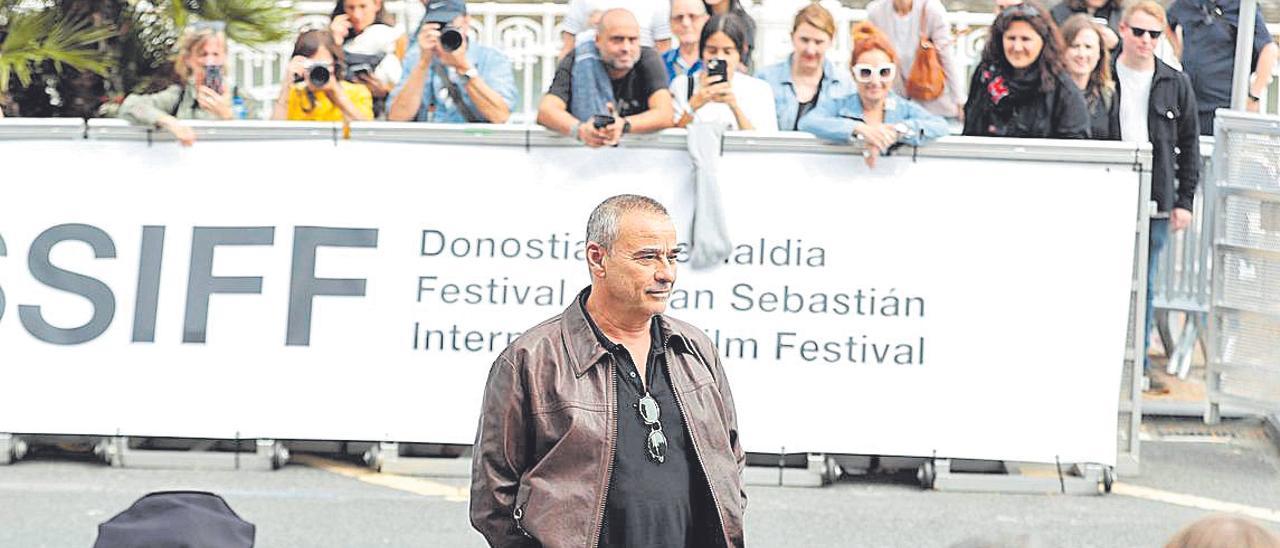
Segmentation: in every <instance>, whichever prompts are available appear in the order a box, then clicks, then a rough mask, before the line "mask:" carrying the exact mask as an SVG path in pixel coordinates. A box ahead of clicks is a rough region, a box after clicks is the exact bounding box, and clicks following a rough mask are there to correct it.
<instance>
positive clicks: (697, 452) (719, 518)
mask: <svg viewBox="0 0 1280 548" xmlns="http://www.w3.org/2000/svg"><path fill="white" fill-rule="evenodd" d="M669 360H670V357H669V356H665V355H664V356H663V364H662V365H663V366H664V367H666V368H667V378H672V375H671V367H670V365H668V364H669V363H670V361H669ZM671 394H672V395H673V396H675V397H676V407H677V408H679V409H680V417H681V418H683V419H684V424H685V427H686V428H688V429H689V440H691V441H692V442H693V456H695V457H697V458H698V467H699V468H701V469H702V479H703V481H705V482H706V483H707V491H708V492H710V493H711V502H712V504H714V505H715V512H716V522H717V523H719V524H720V536H721V540H724V542H725V546H730V544H729V531H728V530H727V529H726V528H725V526H724V516H723V515H721V514H720V499H718V498H716V490H715V488H714V487H712V486H711V475H710V474H707V465H706V463H704V462H702V450H701V449H700V448H699V447H698V436H697V435H696V434H694V433H693V423H692V422H689V415H688V414H687V413H685V410H684V400H681V399H680V390H679V389H678V388H676V387H675V383H674V382H673V383H672V387H671Z"/></svg>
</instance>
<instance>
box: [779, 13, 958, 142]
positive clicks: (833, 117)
mask: <svg viewBox="0 0 1280 548" xmlns="http://www.w3.org/2000/svg"><path fill="white" fill-rule="evenodd" d="M852 38H853V55H852V57H851V59H850V63H849V64H850V69H851V70H852V72H853V79H854V81H855V82H857V83H858V91H857V92H856V93H853V94H851V95H847V96H845V97H841V98H839V99H835V100H832V101H829V102H827V103H826V104H824V105H822V106H820V107H818V108H817V109H816V110H814V111H813V112H812V113H810V114H809V116H806V117H805V118H804V119H803V120H801V121H800V129H801V131H807V132H809V133H812V134H814V135H816V136H817V137H818V138H820V139H822V140H824V141H830V142H834V143H841V144H848V143H852V142H855V141H860V142H861V143H862V146H863V151H864V157H865V158H866V162H867V165H868V166H870V167H875V163H876V157H878V156H880V155H881V154H884V153H886V152H888V151H889V149H891V148H893V147H894V146H895V145H898V144H906V145H921V144H924V143H925V142H927V141H932V140H934V139H937V138H939V137H943V136H945V135H946V134H947V132H948V127H947V121H946V120H945V119H943V118H942V117H941V116H938V115H936V114H933V113H931V112H929V111H927V110H925V109H924V107H922V106H920V105H919V104H916V103H915V102H913V101H911V100H910V99H907V98H905V97H901V96H899V95H897V94H895V93H894V92H893V82H894V78H895V77H896V76H897V71H898V64H897V61H898V54H897V52H895V51H894V50H893V44H890V43H889V40H888V39H887V38H886V37H885V36H884V34H882V33H880V32H879V31H878V30H877V29H876V28H875V25H872V24H871V23H868V22H866V21H863V22H861V23H859V24H858V25H856V26H855V27H854V29H853V36H852Z"/></svg>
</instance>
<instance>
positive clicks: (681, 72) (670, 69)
mask: <svg viewBox="0 0 1280 548" xmlns="http://www.w3.org/2000/svg"><path fill="white" fill-rule="evenodd" d="M679 62H680V49H679V48H672V49H669V50H667V51H664V52H662V64H664V65H666V66H667V84H670V83H671V82H674V81H675V79H676V77H677V76H688V75H690V74H693V73H695V72H698V71H699V70H702V59H698V60H696V61H694V62H693V66H691V67H689V68H688V70H685V69H684V68H682V67H680V66H679V65H677V64H676V63H679Z"/></svg>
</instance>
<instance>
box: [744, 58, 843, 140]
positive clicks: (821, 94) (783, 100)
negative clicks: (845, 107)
mask: <svg viewBox="0 0 1280 548" xmlns="http://www.w3.org/2000/svg"><path fill="white" fill-rule="evenodd" d="M792 57H793V56H791V55H788V56H787V60H786V61H783V62H781V63H778V64H776V65H770V66H767V67H765V68H763V69H761V70H760V72H759V73H758V74H756V77H757V78H760V79H761V80H764V81H766V82H769V87H772V88H773V102H774V104H775V105H776V110H777V112H778V129H780V130H782V131H794V130H795V129H796V127H797V125H796V114H797V113H798V112H799V108H800V101H799V100H798V99H796V85H795V83H794V82H792V81H791V58H792ZM855 91H857V87H856V86H854V84H853V79H852V76H850V74H849V73H848V71H844V70H837V69H836V66H835V65H834V64H833V63H832V62H831V61H830V60H824V61H823V62H822V86H821V88H820V89H818V104H817V105H816V106H815V107H814V110H817V109H818V107H821V106H822V105H823V104H824V103H829V102H831V100H832V99H837V98H840V97H844V96H846V95H849V94H851V93H853V92H855Z"/></svg>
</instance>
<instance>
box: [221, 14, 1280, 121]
mask: <svg viewBox="0 0 1280 548" xmlns="http://www.w3.org/2000/svg"><path fill="white" fill-rule="evenodd" d="M808 1H809V0H764V2H763V4H762V5H754V6H752V7H751V8H749V9H750V10H751V13H752V15H753V16H754V17H755V18H756V21H757V27H758V33H759V36H758V37H757V47H756V49H757V51H756V52H755V55H756V57H755V59H756V61H757V62H758V63H759V66H764V65H767V64H770V63H773V62H776V61H779V60H781V59H783V58H784V57H785V56H786V55H788V54H789V53H790V51H791V42H790V38H789V36H790V32H791V22H792V19H793V17H794V15H795V12H796V11H797V10H798V9H799V8H800V7H801V6H803V5H804V4H806V3H807V2H808ZM750 3H751V2H749V1H744V4H750ZM821 3H822V5H823V6H824V7H826V8H827V9H828V10H830V11H831V13H832V14H833V15H834V16H835V18H836V23H837V24H836V28H837V36H836V40H835V47H834V48H833V50H832V51H831V53H830V57H831V58H832V60H834V61H836V62H838V63H841V64H843V63H847V62H848V58H849V50H850V49H851V45H850V39H849V27H850V26H851V24H852V23H853V22H856V21H861V20H863V19H865V18H866V10H861V9H852V8H846V7H843V6H841V5H840V4H839V2H838V1H837V0H822V2H821ZM385 5H386V8H387V12H388V13H389V14H391V15H392V16H394V18H395V19H396V23H395V24H396V26H397V27H399V28H401V29H403V30H404V31H405V33H406V34H407V33H412V32H413V31H414V30H415V29H416V26H417V23H418V21H419V20H420V19H421V18H422V12H423V8H422V4H421V2H419V1H416V0H396V1H387V2H386V4H385ZM333 6H334V4H333V3H332V2H321V1H303V2H295V3H294V8H295V9H296V11H297V13H298V17H297V20H296V28H297V29H299V30H302V29H307V28H327V27H328V21H329V14H330V13H331V12H332V10H333ZM467 10H468V12H469V14H470V15H471V18H472V32H471V35H472V39H473V40H476V41H478V42H479V43H480V44H483V45H486V46H489V47H493V48H496V49H498V50H500V51H502V52H503V53H505V54H506V55H507V57H508V58H509V59H510V60H511V63H512V66H513V68H514V71H515V78H516V84H517V86H518V87H519V90H520V99H519V103H518V104H516V105H513V106H514V108H513V111H514V113H513V116H512V121H513V122H517V123H519V122H532V121H533V119H534V117H535V116H536V110H537V101H538V98H539V97H540V96H541V95H542V92H543V91H545V90H546V89H547V87H549V86H550V85H551V79H552V77H553V76H554V75H555V67H556V54H558V53H559V51H560V46H561V37H560V35H561V31H562V29H563V23H562V22H563V20H564V16H565V13H566V12H567V11H568V6H567V5H566V4H563V3H560V4H557V3H551V2H543V3H527V4H508V3H496V2H483V3H471V4H468V5H467ZM992 18H993V16H992V14H990V13H970V12H952V13H948V14H947V19H948V21H949V22H950V24H951V29H952V32H953V33H954V35H955V36H956V40H955V42H954V43H953V44H952V46H951V47H952V48H953V49H952V52H953V54H954V55H953V57H954V58H955V59H956V60H958V61H959V62H960V63H961V65H962V66H963V67H964V69H965V74H968V72H969V70H971V68H972V66H973V64H974V63H975V61H976V60H977V59H978V58H979V57H980V55H981V53H982V47H983V44H984V43H985V41H986V35H987V27H988V26H990V24H991V20H992ZM1268 29H1270V30H1271V33H1272V35H1280V24H1271V25H1268ZM229 49H230V51H229V52H228V53H229V56H230V59H231V70H230V74H231V79H232V81H233V83H234V84H235V85H237V86H238V87H239V90H240V94H241V95H242V96H243V97H245V99H246V100H247V101H249V103H250V107H251V111H252V113H253V114H252V115H253V116H255V117H259V118H268V117H270V115H271V111H270V108H269V107H270V105H271V104H272V101H273V100H274V99H275V97H276V96H277V94H278V93H279V90H280V85H281V79H282V77H283V74H284V67H285V65H286V64H287V62H288V59H289V54H290V53H291V52H292V49H293V43H292V40H290V41H287V42H283V43H278V44H271V45H269V46H265V47H258V48H249V47H246V46H242V45H239V44H235V43H232V44H231V45H230V48H229ZM1163 57H1165V58H1167V56H1163ZM965 81H966V82H967V81H968V80H967V79H966V80H965ZM1269 90H1270V91H1269V93H1268V94H1267V95H1269V96H1270V97H1264V98H1263V101H1264V104H1263V109H1264V111H1268V112H1276V111H1277V110H1280V109H1277V106H1278V105H1280V67H1277V70H1276V71H1275V76H1274V77H1273V81H1272V84H1271V86H1270V87H1269ZM1272 97H1274V98H1276V99H1274V100H1273V99H1272Z"/></svg>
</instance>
